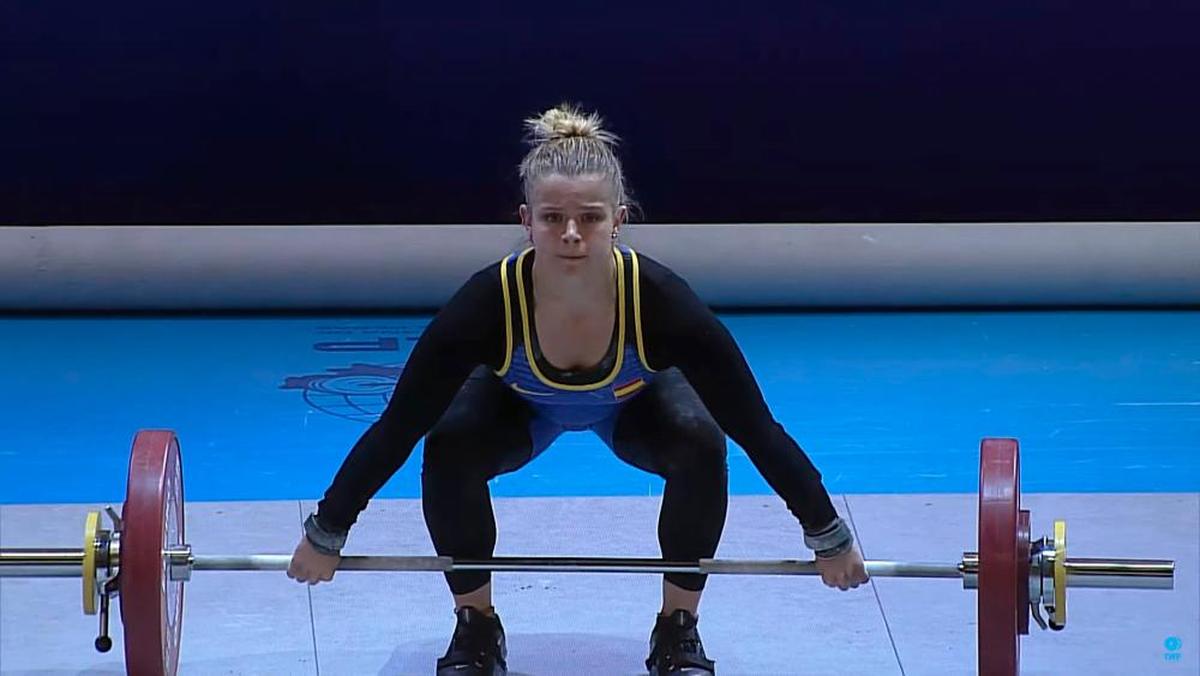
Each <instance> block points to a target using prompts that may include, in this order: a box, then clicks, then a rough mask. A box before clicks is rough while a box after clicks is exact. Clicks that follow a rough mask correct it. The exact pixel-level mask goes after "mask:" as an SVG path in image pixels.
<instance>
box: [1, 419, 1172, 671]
mask: <svg viewBox="0 0 1200 676" xmlns="http://www.w3.org/2000/svg"><path fill="white" fill-rule="evenodd" d="M1019 458H1020V453H1019V448H1018V444H1017V441H1016V440H1015V439H984V440H983V442H982V444H981V454H980V490H979V528H978V534H979V539H978V542H979V548H978V551H977V552H964V553H963V556H962V558H961V559H960V560H959V561H957V562H906V561H886V560H868V561H865V567H866V571H867V574H868V575H870V576H872V577H902V578H943V579H960V580H961V581H962V584H963V588H964V589H977V590H978V592H979V593H978V609H977V612H978V625H979V633H978V656H979V673H980V674H982V675H984V676H1013V675H1015V674H1017V673H1018V672H1019V668H1020V635H1022V634H1027V633H1028V632H1029V619H1030V616H1031V615H1032V617H1033V619H1034V620H1035V621H1036V622H1037V624H1038V625H1039V626H1040V627H1041V628H1042V629H1046V628H1050V629H1056V630H1061V629H1063V628H1065V626H1066V591H1067V589H1068V588H1069V587H1079V588H1089V587H1090V588H1108V589H1140V590H1165V589H1173V588H1174V579H1175V563H1174V561H1171V560H1164V559H1125V558H1119V559H1118V558H1086V559H1085V558H1068V557H1067V550H1066V523H1065V522H1063V521H1055V522H1054V533H1053V535H1051V536H1046V537H1043V538H1040V539H1038V540H1032V539H1031V537H1030V532H1029V530H1030V528H1029V523H1030V515H1029V512H1028V511H1027V510H1022V509H1020V459H1019ZM105 511H106V512H107V514H108V516H109V518H110V520H111V521H112V529H111V530H110V529H104V528H101V527H100V526H101V514H100V513H99V512H90V513H89V514H88V515H87V518H86V520H85V525H84V542H83V547H81V548H78V549H76V548H23V549H0V577H81V578H82V579H83V606H84V612H85V613H86V614H96V613H97V612H98V613H99V614H100V635H99V637H98V638H97V639H96V647H97V649H98V650H101V651H104V650H107V649H108V648H109V647H111V640H110V639H109V637H108V607H109V600H110V598H111V597H119V598H120V599H121V620H122V622H123V623H124V625H125V632H124V635H125V641H124V643H125V661H126V669H127V670H128V672H129V673H130V674H136V675H137V676H142V675H145V676H174V674H175V673H176V670H177V669H178V663H179V650H180V639H181V631H182V620H183V587H184V583H185V582H186V581H187V580H189V579H191V575H192V573H193V572H196V571H205V572H209V571H212V572H215V571H225V572H229V571H281V570H287V568H288V566H289V565H290V563H291V555H289V554H250V555H244V554H207V555H201V554H195V553H193V552H192V549H191V546H190V545H188V544H186V543H185V542H184V501H183V469H182V459H181V455H180V450H179V441H178V439H177V438H176V436H175V434H174V433H173V432H171V431H169V430H142V431H140V432H138V433H137V434H136V435H135V436H134V443H133V450H132V453H131V456H130V463H129V482H128V485H127V488H126V497H125V503H124V505H123V507H122V512H121V514H120V515H118V514H117V513H116V512H115V511H113V509H112V508H111V507H108V508H106V510H105ZM337 570H338V571H393V572H402V571H428V572H456V571H481V570H487V571H493V572H543V573H548V572H562V573H572V572H576V573H701V574H728V575H818V574H819V571H818V570H817V568H816V563H815V562H814V561H811V560H796V559H782V560H739V559H700V560H693V561H667V560H662V559H653V558H607V557H493V558H487V559H454V558H451V557H443V556H353V555H351V556H343V557H341V560H340V562H339V565H338V568H337ZM1043 608H1044V610H1045V611H1046V614H1047V617H1046V619H1043V618H1042V616H1041V611H1042V609H1043Z"/></svg>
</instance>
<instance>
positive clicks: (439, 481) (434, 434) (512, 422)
mask: <svg viewBox="0 0 1200 676" xmlns="http://www.w3.org/2000/svg"><path fill="white" fill-rule="evenodd" d="M532 415H533V412H532V410H531V409H530V407H529V406H528V405H527V404H526V403H525V401H524V400H522V399H521V398H520V397H519V396H518V395H517V394H516V393H514V392H512V391H511V390H510V389H509V388H508V387H507V386H505V385H504V383H502V382H501V381H500V379H499V378H497V377H496V376H495V375H494V374H493V373H492V372H491V371H489V370H487V369H486V368H482V367H481V368H479V369H476V371H475V372H474V373H472V374H471V377H470V378H468V379H467V381H466V383H464V384H463V387H462V389H461V390H460V391H459V392H458V394H457V395H455V398H454V401H453V402H451V404H450V407H449V408H448V409H447V410H446V412H445V413H444V414H443V415H442V417H441V419H440V420H439V421H438V422H437V424H435V425H434V427H433V429H431V430H430V431H429V434H428V436H427V437H426V439H425V454H424V464H423V466H422V468H421V504H422V507H423V509H424V512H425V524H426V526H427V527H428V528H429V535H430V536H431V538H432V539H433V545H434V549H436V550H437V553H438V555H439V556H452V557H455V558H469V559H477V558H487V557H490V556H492V553H493V550H494V549H495V547H496V518H495V515H494V514H493V513H492V502H491V494H490V492H489V491H488V484H487V482H488V480H489V479H491V478H492V477H495V476H498V475H500V474H505V473H508V472H512V471H514V470H517V469H519V468H521V467H523V466H524V465H525V464H526V463H528V462H529V461H530V460H531V459H532V457H531V456H532V453H533V444H532V442H531V441H530V437H529V421H530V419H531V417H532ZM613 446H614V451H615V452H616V455H617V457H618V458H620V459H621V460H623V461H625V462H627V463H629V464H630V465H633V466H634V467H637V468H639V469H642V470H645V471H647V472H652V473H654V474H657V475H658V476H660V477H662V478H663V479H665V480H666V486H665V488H664V490H663V499H662V508H661V512H660V513H659V519H658V542H659V547H660V548H661V550H662V556H663V558H664V559H667V560H677V561H678V560H696V559H702V558H711V557H712V556H713V554H715V553H716V551H717V543H718V542H719V541H720V539H721V531H722V529H723V528H724V527H725V512H726V507H727V506H728V503H729V486H728V476H729V470H728V465H727V464H726V461H725V434H724V433H723V432H722V431H721V428H720V427H719V426H718V425H717V423H716V421H715V420H713V418H712V415H711V414H709V412H708V409H706V408H705V407H704V404H703V403H702V402H701V401H700V397H699V396H698V395H697V394H696V392H695V390H693V389H692V387H691V385H690V384H688V382H687V379H686V378H684V376H683V374H682V373H680V372H679V371H678V370H676V369H668V370H665V371H662V372H659V373H658V374H657V375H656V377H655V379H654V381H653V382H652V383H651V384H650V385H649V386H647V387H646V389H645V390H644V391H643V392H642V393H641V394H639V395H638V396H636V397H634V398H633V399H632V400H631V401H629V402H628V403H626V404H625V406H624V408H622V409H621V411H620V412H619V413H618V417H617V420H616V427H615V429H614V431H613ZM445 575H446V581H447V582H448V583H449V584H450V590H451V591H452V592H453V593H454V594H458V595H461V594H467V593H470V592H472V591H475V590H476V589H479V588H480V587H482V586H483V585H485V584H487V583H488V581H489V580H490V579H491V575H490V573H489V572H488V571H471V572H456V573H445ZM664 577H665V578H666V579H667V580H668V581H669V582H671V583H672V584H675V585H677V586H679V587H682V588H684V589H689V590H692V591H700V590H701V589H703V588H704V583H705V578H706V576H705V575H700V574H695V573H666V574H665V576H664Z"/></svg>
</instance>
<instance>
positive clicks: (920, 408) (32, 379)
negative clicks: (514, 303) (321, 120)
mask: <svg viewBox="0 0 1200 676" xmlns="http://www.w3.org/2000/svg"><path fill="white" fill-rule="evenodd" d="M722 318H723V320H724V321H725V322H726V324H727V325H728V326H729V327H730V329H731V330H732V331H733V333H734V336H735V337H736V338H737V339H738V341H739V343H740V344H741V346H742V349H743V351H744V352H745V353H746V357H747V359H748V361H749V362H750V364H751V366H752V368H753V369H754V372H755V374H756V375H757V377H758V379H759V382H760V384H761V386H762V387H763V390H764V393H765V395H766V398H767V401H768V402H769V403H770V405H771V407H772V410H773V411H774V413H775V416H776V417H777V418H778V419H779V420H780V422H782V423H783V425H784V426H785V427H786V428H787V429H788V431H789V432H791V433H792V435H793V436H794V437H796V439H797V440H798V441H799V443H800V444H801V446H802V447H804V448H805V449H806V451H807V452H808V453H809V455H810V456H811V457H812V458H813V460H814V462H815V463H816V465H817V467H818V468H819V469H820V470H821V471H822V473H823V474H824V476H825V483H826V486H827V487H828V488H829V490H830V492H831V493H973V492H975V491H976V490H977V481H978V474H977V472H978V451H979V441H980V439H981V438H982V437H985V436H1015V437H1018V438H1019V439H1020V440H1021V444H1022V478H1023V481H1022V485H1023V489H1024V490H1025V491H1027V492H1058V491H1063V492H1196V491H1200V452H1198V451H1200V449H1198V445H1200V444H1198V440H1200V312H1186V311H1177V312H1147V311H1138V312H1029V313H1016V312H1005V313H884V314H771V315H745V314H739V315H726V316H723V317H722ZM426 322H427V318H417V317H378V316H372V317H351V318H347V317H305V318H294V317H293V318H277V317H275V318H262V319H255V318H215V319H214V318H178V317H165V318H120V319H94V318H72V319H62V318H6V319H0V357H2V358H3V370H2V375H0V379H2V380H0V416H2V418H0V430H2V432H0V504H3V503H7V504H20V503H68V502H71V503H74V502H109V503H114V504H115V503H119V502H120V501H121V500H123V490H124V488H123V487H124V485H125V480H126V476H125V475H126V464H127V460H128V453H129V447H130V441H131V439H132V436H133V433H134V432H135V431H136V430H137V429H140V428H148V427H165V428H171V429H174V430H176V431H177V432H178V433H179V435H180V438H181V442H182V448H183V454H184V485H185V493H186V497H187V499H189V500H203V501H208V500H254V499H258V500H274V499H310V498H315V497H319V496H320V495H321V494H322V492H323V491H324V489H325V487H326V486H327V485H328V483H329V481H330V479H331V478H332V476H333V474H334V472H336V471H337V468H338V466H339V465H340V464H341V462H342V459H343V458H344V456H345V454H346V452H347V450H348V449H349V448H350V446H351V445H352V444H353V443H354V441H355V440H356V439H357V438H358V436H359V435H360V434H361V433H362V431H363V430H364V429H365V428H366V427H367V425H368V424H369V423H370V421H371V420H373V419H374V417H375V416H377V415H378V413H379V412H380V410H381V409H382V406H383V404H384V403H385V402H386V400H387V397H388V395H389V394H390V392H391V386H392V383H394V380H395V377H396V374H397V373H398V370H399V368H400V366H401V365H402V364H403V362H404V359H405V357H406V355H407V354H408V351H409V349H410V347H411V345H412V341H413V340H415V338H416V336H417V335H418V334H419V332H420V330H421V329H422V327H423V326H424V325H425V323H426ZM419 453H420V446H418V447H417V449H416V451H415V453H414V455H413V457H412V458H411V459H410V460H409V462H408V463H407V464H406V465H405V466H404V467H403V468H402V469H401V471H400V472H399V473H397V474H396V476H394V477H393V478H392V480H391V481H390V482H389V483H388V484H387V485H386V486H385V487H384V488H383V490H382V491H380V493H379V494H378V496H377V497H384V498H394V497H416V496H417V495H419V492H418V489H419V485H418V477H419V467H420V458H419ZM730 464H731V467H730V470H731V472H730V489H731V491H732V492H733V493H734V494H756V493H757V494H762V493H769V492H770V489H769V488H768V487H767V485H766V484H765V482H764V481H763V480H762V479H761V477H760V476H759V475H758V473H757V472H756V471H755V469H754V468H753V466H752V465H751V464H750V462H749V460H748V458H746V456H745V454H744V452H743V451H742V450H741V449H740V448H737V447H736V446H735V445H733V444H732V443H731V444H730ZM660 490H661V481H660V480H659V479H657V477H653V476H650V475H647V474H644V473H642V472H640V471H638V470H636V469H633V468H630V467H627V466H625V465H623V464H622V463H621V462H620V461H619V460H617V459H616V458H615V457H613V456H611V454H610V453H609V452H608V450H607V449H606V448H605V447H604V446H603V445H602V444H601V443H600V442H599V441H598V440H597V439H595V438H594V437H592V436H591V435H590V434H587V433H580V434H569V435H567V436H564V437H563V438H561V439H560V440H559V442H558V443H557V444H556V446H555V447H554V448H552V449H551V450H550V451H548V452H547V453H545V454H544V455H542V456H541V457H540V458H538V459H537V460H535V461H534V462H533V463H531V464H530V465H529V466H527V467H526V468H524V469H523V470H521V471H520V472H517V473H515V474H510V475H505V476H503V477H500V478H499V479H497V480H496V481H495V482H494V484H493V495H495V496H498V497H503V496H558V495H648V494H657V493H659V492H660Z"/></svg>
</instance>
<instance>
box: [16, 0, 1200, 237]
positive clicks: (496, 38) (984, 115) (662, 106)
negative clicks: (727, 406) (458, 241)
mask: <svg viewBox="0 0 1200 676" xmlns="http://www.w3.org/2000/svg"><path fill="white" fill-rule="evenodd" d="M1198 27H1200V3H1197V2H1195V1H1194V0H1188V1H1182V0H1179V1H1174V2H1171V1H1162V2H1155V3H1141V2H1114V1H1112V0H1100V1H1099V2H1096V3H1080V2H1066V1H1063V0H1045V1H1042V2H1028V1H1025V0H976V1H971V2H904V3H901V2H894V1H888V2H880V1H877V0H876V1H871V2H832V1H830V2H801V3H779V4H778V5H777V6H775V5H768V4H766V3H746V2H742V3H724V2H714V1H712V0H708V1H706V2H699V3H693V4H689V5H678V6H674V5H672V6H670V7H667V6H665V5H663V4H661V3H647V4H646V5H644V6H643V5H642V4H641V3H633V2H626V1H620V0H612V1H609V2H604V3H591V2H555V3H549V2H542V1H540V0H533V1H525V2H520V3H478V2H454V3H411V2H392V3H380V2H354V1H347V2H321V3H316V2H269V1H263V2H245V1H241V0H239V1H237V2H233V1H229V0H208V1H206V2H185V1H182V0H181V1H178V2H168V3H163V2H148V1H146V0H130V1H128V2H124V3H99V4H98V3H81V2H70V3H55V2H31V1H24V2H22V1H17V0H14V1H13V2H7V3H5V4H4V7H3V8H0V49H2V50H3V52H2V53H0V56H2V59H0V92H2V94H0V96H3V101H2V105H0V150H2V151H3V152H2V154H0V220H2V221H3V222H5V223H297V222H299V223H310V222H311V223H330V222H332V223H339V222H359V223H363V222H380V223H449V222H496V221H508V220H511V219H512V218H513V214H514V210H515V205H516V203H517V202H518V201H519V193H518V185H517V181H516V179H515V175H514V174H515V170H514V167H515V165H516V164H517V162H518V161H519V159H520V155H521V153H522V152H523V146H522V145H521V143H520V137H521V135H522V128H521V120H522V118H523V117H525V116H527V115H529V114H532V113H534V112H536V111H538V110H540V109H542V108H545V107H547V106H549V105H552V104H554V103H557V102H559V101H560V100H564V99H568V100H572V101H578V102H580V103H582V104H584V105H585V106H588V107H593V108H597V109H599V110H600V111H601V112H602V113H603V114H605V115H606V116H607V117H608V118H609V120H610V124H611V127H612V128H613V129H614V130H615V131H616V132H617V133H619V134H620V135H622V136H623V137H624V139H625V143H624V144H623V149H624V153H625V157H626V164H627V171H628V173H629V178H630V181H631V185H632V188H633V190H634V194H635V197H637V198H639V199H640V201H641V203H642V205H643V207H644V218H645V219H646V220H649V221H654V222H730V221H732V222H739V221H810V220H815V221H852V220H883V221H912V220H967V221H972V220H992V219H1001V220H1035V219H1059V220H1073V219H1160V218H1161V219H1174V218H1180V219H1182V218H1200V199H1198V198H1197V192H1198V190H1197V186H1198V185H1200V142H1198V138H1200V131H1198V130H1197V122H1196V120H1198V119H1200V87H1198V86H1197V83H1200V46H1198V45H1200V38H1198V37H1197V35H1198Z"/></svg>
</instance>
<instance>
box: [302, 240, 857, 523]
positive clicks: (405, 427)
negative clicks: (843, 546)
mask: <svg viewBox="0 0 1200 676" xmlns="http://www.w3.org/2000/svg"><path fill="white" fill-rule="evenodd" d="M638 257H639V260H640V262H641V265H640V287H641V321H642V331H643V339H644V347H645V352H646V360H647V362H648V363H649V366H650V367H651V368H653V369H655V370H662V369H665V368H669V367H672V366H674V367H678V368H679V370H680V371H682V372H683V374H684V376H686V377H687V379H688V381H689V382H690V383H691V385H692V387H693V388H695V390H696V392H697V394H699V395H700V398H701V400H702V401H703V402H704V404H705V406H706V407H707V408H708V410H709V411H710V412H711V413H712V415H713V418H714V419H715V420H716V421H717V424H719V425H720V426H721V429H722V430H724V432H725V433H726V434H727V435H728V436H729V437H730V438H732V439H733V440H734V441H735V442H737V443H738V444H739V445H740V446H741V447H742V448H743V449H745V451H746V454H747V455H748V456H749V458H750V461H751V462H752V463H753V464H754V466H755V467H756V468H757V469H758V471H759V472H760V473H761V474H762V476H763V478H764V479H766V481H767V483H768V484H769V485H770V486H771V488H772V489H774V490H775V492H776V493H777V494H778V495H779V496H780V497H781V498H783V500H784V503H785V504H786V505H787V508H788V509H789V510H790V511H791V512H792V514H793V515H795V516H796V518H797V519H799V521H800V523H801V525H802V526H803V528H804V530H805V531H806V532H809V533H812V532H816V531H819V530H821V529H822V528H825V527H826V526H828V525H829V524H830V523H832V522H833V521H834V520H835V519H836V518H837V511H836V510H835V509H834V507H833V503H832V501H831V500H830V497H829V494H828V492H827V491H826V490H825V487H824V486H823V485H822V483H821V474H820V473H819V472H818V471H817V469H816V467H814V466H813V464H812V462H811V461H810V460H809V458H808V456H807V455H806V454H805V453H804V451H803V450H801V448H800V447H799V446H798V445H797V444H796V442H795V441H794V440H793V439H792V437H791V436H789V435H788V433H787V432H785V431H784V429H783V427H782V426H781V425H780V424H779V423H778V422H777V421H776V420H775V418H774V417H773V416H772V415H771V411H770V410H769V409H768V408H767V404H766V402H765V401H764V400H763V396H762V392H761V391H760V390H759V387H758V384H757V382H756V381H755V379H754V375H753V374H752V373H751V371H750V368H749V366H748V365H747V364H746V360H745V357H744V356H743V355H742V352H741V350H740V349H739V348H738V346H737V344H736V343H735V342H734V340H733V337H732V336H731V335H730V333H729V331H728V330H727V329H726V328H725V326H724V325H723V324H722V323H721V322H720V320H718V319H717V317H716V315H714V314H713V312H712V311H711V310H710V309H709V308H708V307H707V306H706V305H704V303H703V302H701V300H700V299H699V298H698V297H697V296H696V294H695V293H694V292H693V291H692V289H691V287H689V286H688V285H687V283H686V282H685V281H684V280H683V279H681V278H680V277H679V276H677V275H676V274H675V273H673V272H672V271H671V270H670V269H668V268H667V267H666V266H664V265H662V264H660V263H658V262H657V261H655V260H653V259H651V258H649V257H647V256H645V255H641V254H639V256H638ZM500 284H501V282H500V264H499V263H496V264H492V265H490V266H488V267H487V268H484V269H483V270H480V271H479V272H477V273H475V274H474V275H473V276H472V277H471V278H470V279H469V280H468V281H467V282H466V283H465V284H463V286H462V287H461V288H459V290H458V291H457V293H455V295H454V296H453V298H451V299H450V301H449V302H448V303H447V304H446V305H445V306H444V307H443V308H442V309H441V311H440V312H439V313H437V315H436V316H435V317H434V318H433V320H432V321H431V322H430V323H429V325H428V326H427V327H426V329H425V331H424V333H422V335H421V337H420V338H419V339H418V340H417V343H416V345H415V346H414V347H413V350H412V354H411V355H410V356H409V358H408V362H407V364H406V365H405V367H404V370H403V372H402V373H401V374H400V378H399V380H398V382H397V383H396V388H395V390H394V391H393V393H392V397H391V399H390V401H389V402H388V405H387V407H386V408H385V409H384V411H383V414H382V415H381V416H380V418H379V420H378V421H376V422H375V423H374V424H372V425H371V427H370V428H368V429H367V431H366V432H365V433H364V434H363V435H362V437H361V438H359V440H358V442H357V443H356V444H355V445H354V447H353V448H352V449H351V451H350V453H349V455H347V457H346V459H345V461H344V462H343V463H342V466H341V468H340V469H339V470H338V472H337V475H336V476H335V477H334V480H333V483H332V484H331V485H330V487H329V488H328V490H326V492H325V496H324V498H323V499H322V500H321V501H320V502H319V503H318V505H317V514H318V516H319V521H320V523H321V525H322V527H324V528H326V529H328V530H330V531H335V532H345V531H348V530H349V529H350V526H351V525H353V523H354V522H355V521H356V520H357V519H358V514H359V513H360V512H361V511H362V510H363V509H364V508H365V507H366V506H367V502H368V501H369V500H370V499H371V497H372V496H374V495H375V493H376V492H378V491H379V489H380V488H382V487H383V485H384V483H386V482H387V481H388V479H390V478H391V477H392V475H393V474H395V473H396V472H397V471H398V470H399V469H400V467H401V466H403V464H404V462H405V461H406V460H408V458H409V456H410V455H411V454H412V450H413V447H414V446H415V445H416V443H417V441H418V440H420V439H421V437H423V436H424V435H425V433H426V432H428V431H429V429H430V428H431V427H433V425H434V423H435V422H437V420H438V418H440V417H441V415H442V412H443V411H445V410H446V408H447V407H448V406H449V405H450V402H451V400H452V399H453V397H454V395H455V394H456V393H457V392H458V389H459V388H460V387H461V386H462V384H463V382H464V381H465V380H466V378H467V376H468V375H469V374H470V373H471V371H472V370H473V369H474V368H475V367H476V366H478V365H480V364H486V365H487V366H489V367H491V368H492V369H493V370H497V369H499V368H500V367H501V365H502V364H503V362H504V358H505V356H506V355H504V349H505V340H504V323H505V314H504V306H503V296H502V292H501V286H500Z"/></svg>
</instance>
